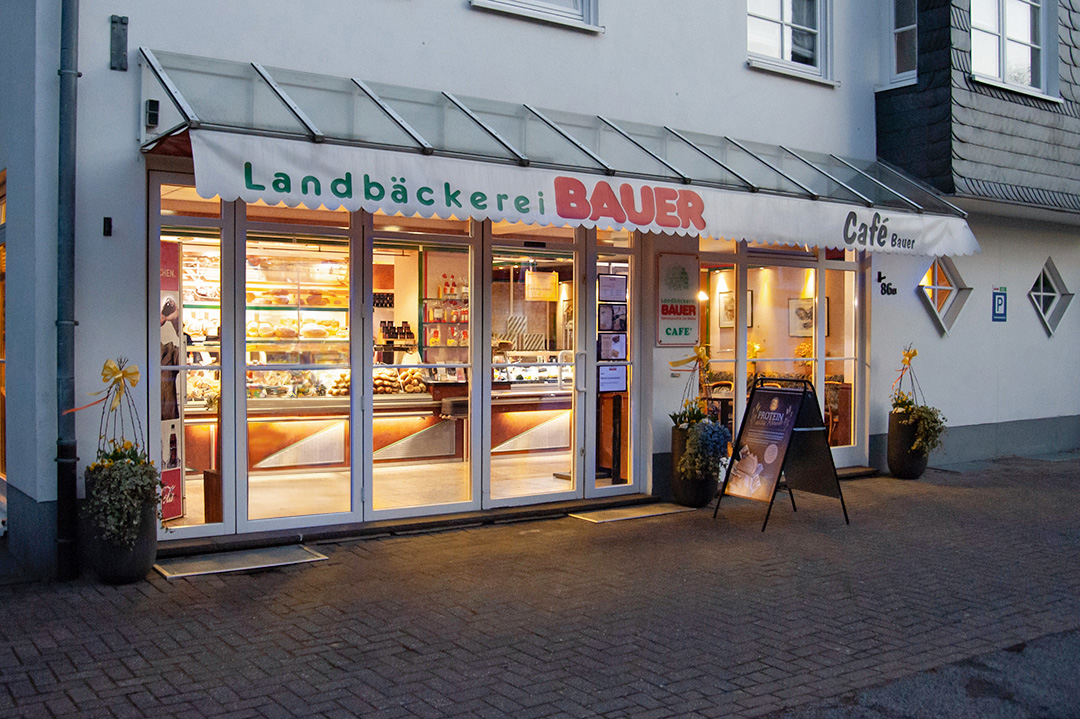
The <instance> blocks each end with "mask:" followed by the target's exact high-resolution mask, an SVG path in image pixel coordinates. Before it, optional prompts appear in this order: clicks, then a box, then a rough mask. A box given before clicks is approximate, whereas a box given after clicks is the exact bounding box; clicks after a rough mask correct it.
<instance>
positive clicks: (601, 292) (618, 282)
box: [596, 275, 626, 302]
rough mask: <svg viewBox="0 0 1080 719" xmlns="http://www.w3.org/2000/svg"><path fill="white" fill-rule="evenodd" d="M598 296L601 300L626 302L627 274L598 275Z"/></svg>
mask: <svg viewBox="0 0 1080 719" xmlns="http://www.w3.org/2000/svg"><path fill="white" fill-rule="evenodd" d="M596 279H597V288H596V298H597V299H598V300H600V301H601V302H626V275H597V277H596Z"/></svg>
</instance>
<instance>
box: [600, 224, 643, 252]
mask: <svg viewBox="0 0 1080 719" xmlns="http://www.w3.org/2000/svg"><path fill="white" fill-rule="evenodd" d="M596 243H597V244H598V245H601V246H607V247H623V248H626V249H629V248H631V247H633V246H634V233H633V232H630V231H628V230H599V229H598V230H597V231H596Z"/></svg>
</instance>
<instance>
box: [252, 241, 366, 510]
mask: <svg viewBox="0 0 1080 719" xmlns="http://www.w3.org/2000/svg"><path fill="white" fill-rule="evenodd" d="M244 283H245V284H244V291H245V294H244V304H245V325H244V332H245V352H244V354H245V365H246V367H245V369H246V372H245V377H244V380H245V395H246V414H247V500H248V501H247V517H248V519H252V520H254V519H270V518H280V517H295V516H302V515H314V514H330V513H340V512H348V511H350V509H351V507H352V504H351V486H352V482H351V475H350V465H351V462H350V457H349V449H348V448H349V431H350V426H349V410H350V407H349V399H348V396H347V394H346V395H342V394H341V389H342V388H343V387H348V386H349V383H350V378H351V377H350V353H349V248H348V243H347V241H346V240H344V239H342V238H336V237H295V236H289V235H251V234H249V235H248V238H247V245H246V253H245V267H244Z"/></svg>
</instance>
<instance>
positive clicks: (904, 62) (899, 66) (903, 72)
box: [892, 0, 918, 82]
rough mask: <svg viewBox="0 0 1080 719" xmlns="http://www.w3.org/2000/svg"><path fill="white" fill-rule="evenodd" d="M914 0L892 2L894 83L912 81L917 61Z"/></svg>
mask: <svg viewBox="0 0 1080 719" xmlns="http://www.w3.org/2000/svg"><path fill="white" fill-rule="evenodd" d="M915 4H916V3H915V0H893V12H892V16H893V19H892V45H893V53H892V59H893V65H892V79H893V81H894V82H897V81H903V80H912V79H914V78H915V75H916V61H917V60H918V43H917V39H918V34H917V31H918V12H917V10H916V7H915Z"/></svg>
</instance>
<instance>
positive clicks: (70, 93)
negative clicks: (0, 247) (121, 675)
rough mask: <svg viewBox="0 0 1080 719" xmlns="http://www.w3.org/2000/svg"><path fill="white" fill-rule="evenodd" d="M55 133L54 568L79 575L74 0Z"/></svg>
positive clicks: (65, 6)
mask: <svg viewBox="0 0 1080 719" xmlns="http://www.w3.org/2000/svg"><path fill="white" fill-rule="evenodd" d="M60 13H61V14H60V137H59V155H60V158H59V168H58V169H59V173H58V175H59V183H58V191H57V203H58V213H57V230H56V236H57V252H56V259H57V271H56V406H57V429H58V431H59V436H58V437H57V440H56V574H57V578H59V579H62V580H66V579H75V578H77V577H78V576H79V545H78V521H79V517H78V506H77V494H76V492H77V490H76V466H77V464H78V456H77V447H76V441H75V414H74V413H71V414H64V412H65V410H69V409H71V408H72V407H74V406H75V127H76V122H75V120H76V109H77V106H78V78H79V69H78V64H79V63H78V60H79V58H78V55H79V0H62V4H61V11H60Z"/></svg>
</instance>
